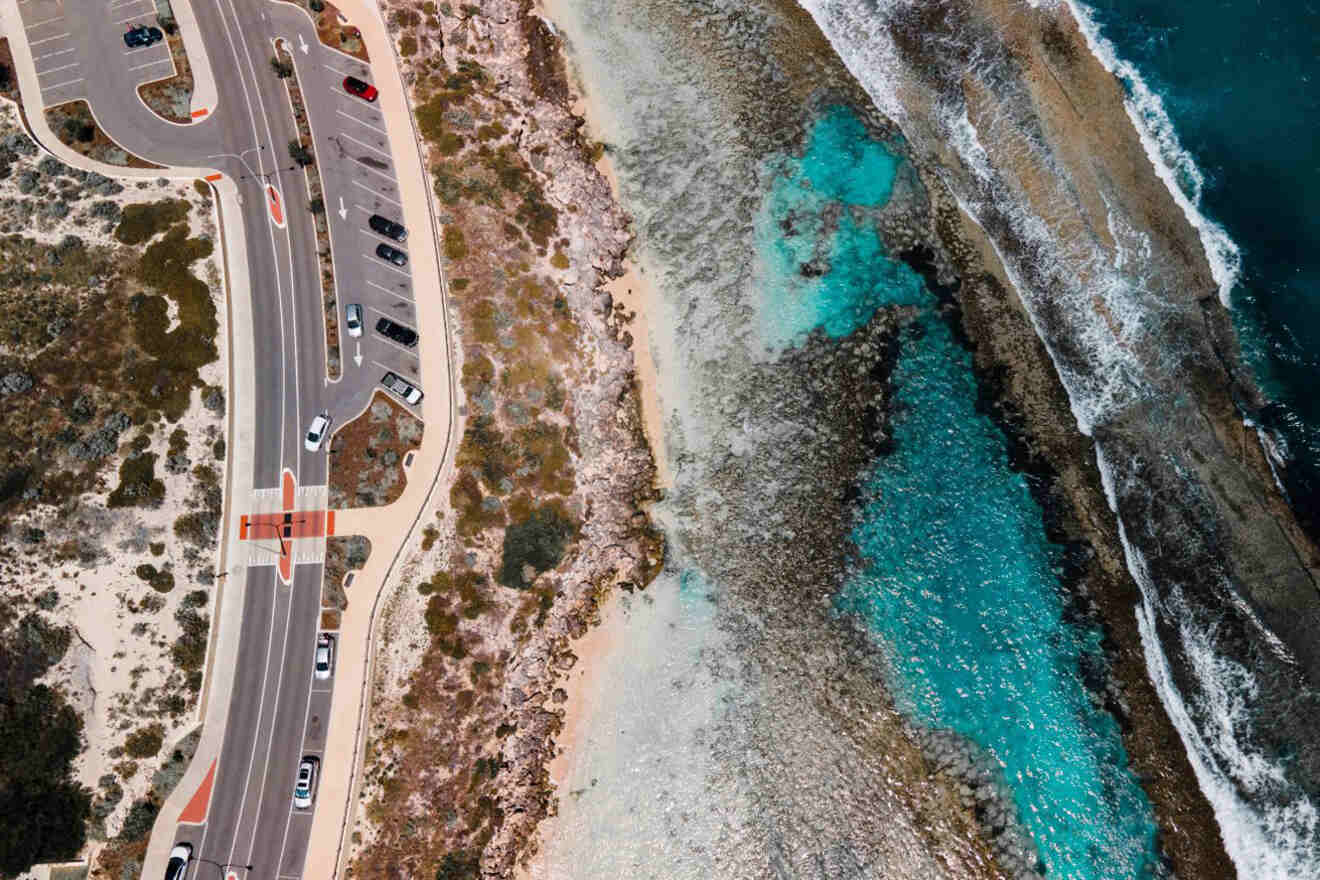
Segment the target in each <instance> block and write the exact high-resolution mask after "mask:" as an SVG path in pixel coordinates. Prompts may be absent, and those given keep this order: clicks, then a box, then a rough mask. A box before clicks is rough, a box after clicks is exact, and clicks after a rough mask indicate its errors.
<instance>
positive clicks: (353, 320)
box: [344, 303, 362, 337]
mask: <svg viewBox="0 0 1320 880" xmlns="http://www.w3.org/2000/svg"><path fill="white" fill-rule="evenodd" d="M344 326H345V327H346V328H348V335H349V336H354V337H357V336H361V335H362V305H361V304H360V303H349V304H348V305H346V306H344Z"/></svg>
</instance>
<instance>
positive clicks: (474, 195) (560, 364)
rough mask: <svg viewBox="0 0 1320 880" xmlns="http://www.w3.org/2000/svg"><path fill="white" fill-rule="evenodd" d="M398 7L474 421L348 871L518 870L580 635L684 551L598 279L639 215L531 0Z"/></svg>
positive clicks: (409, 601)
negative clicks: (620, 192) (614, 188)
mask: <svg viewBox="0 0 1320 880" xmlns="http://www.w3.org/2000/svg"><path fill="white" fill-rule="evenodd" d="M382 7H383V11H384V13H385V15H386V19H387V22H388V24H389V26H390V29H391V32H392V35H393V37H394V39H395V41H396V49H397V52H398V56H399V60H400V63H401V67H402V70H403V72H404V77H405V80H406V82H407V83H408V85H409V88H410V92H411V100H412V104H413V109H414V117H415V120H416V124H417V128H418V133H419V135H420V137H421V139H422V140H423V142H424V146H425V150H426V158H427V164H428V167H429V171H430V175H431V180H432V184H433V189H434V197H435V206H436V209H437V211H438V212H439V216H440V221H441V225H442V227H443V251H444V255H445V264H446V265H445V270H446V278H447V282H448V286H449V289H450V302H451V310H452V313H453V317H454V326H455V327H456V334H457V337H458V338H457V343H458V347H459V348H460V349H461V363H462V376H461V397H460V403H461V404H462V405H461V407H460V410H459V412H460V415H461V416H462V417H463V420H464V422H463V439H462V442H461V444H460V446H459V448H458V451H457V454H456V461H455V475H454V481H453V484H452V489H451V491H450V492H449V493H448V498H447V499H445V500H444V501H443V502H442V503H440V504H439V506H438V508H437V509H436V510H434V511H432V512H429V513H428V516H430V517H433V519H431V524H430V525H429V526H427V527H426V528H425V529H424V532H423V536H422V539H421V541H420V546H419V547H418V548H416V550H415V552H414V553H413V555H412V556H411V557H410V558H409V559H408V561H407V563H406V565H405V566H404V569H403V571H404V576H403V579H402V583H401V584H400V585H399V586H398V588H397V589H396V590H395V591H394V592H393V593H392V594H391V596H390V597H389V599H388V601H387V602H386V604H385V606H384V608H385V610H384V614H383V619H382V630H381V631H382V642H381V648H380V653H379V655H378V664H377V667H376V668H377V675H376V678H375V679H374V681H373V682H372V685H373V693H372V705H371V729H370V741H369V744H368V753H367V760H366V768H365V777H364V783H363V801H362V803H363V807H364V808H363V809H362V810H360V811H359V813H358V815H357V817H356V824H355V826H354V828H353V833H352V838H351V839H352V841H353V851H352V853H351V857H350V858H351V861H350V865H349V869H348V870H349V875H350V876H354V877H373V878H375V877H380V878H384V877H397V876H413V877H436V876H440V877H476V876H485V877H498V876H509V875H510V874H511V873H512V871H513V868H514V865H515V862H516V861H517V860H518V859H519V858H521V857H522V856H523V855H525V854H526V853H527V851H528V847H529V841H530V840H531V839H532V836H533V831H534V829H535V828H536V826H537V823H538V822H539V821H540V819H541V818H542V817H544V816H545V815H546V814H547V811H548V810H550V809H551V807H552V802H553V792H552V790H551V787H550V785H549V783H548V776H547V770H546V765H547V762H548V761H549V759H550V758H551V757H552V753H553V738H554V737H555V735H556V734H557V733H558V731H559V729H560V726H561V716H562V714H563V711H564V710H563V708H562V706H561V705H560V704H561V703H562V701H563V697H562V692H561V693H556V688H557V684H556V683H557V681H558V679H559V678H560V677H562V676H563V675H565V674H566V673H567V671H568V670H569V669H571V668H572V667H573V666H574V664H575V662H576V657H575V655H574V653H573V650H572V647H571V643H572V640H573V639H574V638H575V637H577V636H580V635H581V634H582V633H583V632H585V630H586V628H587V627H588V626H589V625H590V624H591V622H592V620H593V618H594V616H595V614H596V608H597V603H598V602H599V601H600V600H601V598H602V597H603V596H605V595H607V594H608V593H609V592H610V591H612V590H620V589H622V590H636V589H642V588H644V587H645V586H646V584H647V583H648V581H649V580H650V579H651V578H652V577H654V575H655V573H656V572H657V571H658V570H659V567H660V565H661V563H662V560H663V556H664V546H663V540H662V538H661V537H660V536H659V533H658V532H656V531H655V530H654V529H653V528H652V526H651V524H650V521H649V519H648V517H647V514H646V512H645V509H644V505H646V504H647V502H648V501H649V500H650V499H651V498H652V497H653V495H654V493H655V490H654V488H653V485H654V466H653V462H652V458H651V455H650V451H649V448H648V445H647V442H646V439H645V437H644V435H643V432H642V426H641V418H640V410H639V405H638V396H637V389H636V383H635V380H634V375H633V356H632V353H631V351H630V349H629V345H630V344H631V337H629V336H628V334H627V330H626V317H625V316H624V315H623V314H622V311H621V310H620V309H616V308H615V307H614V304H613V302H612V300H611V297H610V296H609V294H608V293H605V292H604V291H603V289H602V285H603V283H605V282H606V281H608V280H609V279H611V278H615V277H618V276H619V275H620V274H622V257H623V254H624V251H625V248H626V246H627V243H628V240H629V233H628V229H627V222H626V219H625V217H624V215H623V214H622V213H621V211H620V210H619V208H618V206H617V205H616V204H615V202H614V200H613V198H612V196H611V193H610V188H609V184H608V182H607V181H606V179H605V178H604V177H603V176H602V175H601V173H600V172H599V171H598V170H597V168H596V167H595V163H596V161H597V160H598V159H599V158H600V152H599V147H598V145H596V144H593V143H591V142H589V141H588V140H586V139H585V138H584V137H583V135H582V132H581V127H582V120H581V119H580V118H578V117H575V116H574V115H573V114H572V112H571V110H570V104H569V90H568V84H567V81H566V79H565V76H564V64H563V59H562V58H561V56H560V54H559V41H558V39H557V38H556V37H555V35H554V34H553V32H552V31H551V30H550V29H549V28H548V27H547V26H546V24H545V23H544V22H543V21H542V20H541V19H540V18H539V17H537V16H536V15H535V14H533V12H532V9H531V4H530V3H529V2H517V0H486V2H483V3H482V4H480V6H476V5H463V6H462V7H461V9H458V8H455V7H456V5H451V4H449V3H441V4H439V5H438V6H437V5H436V4H433V3H424V4H417V3H413V2H393V3H382ZM349 601H350V602H351V601H353V599H352V596H351V590H350V595H349Z"/></svg>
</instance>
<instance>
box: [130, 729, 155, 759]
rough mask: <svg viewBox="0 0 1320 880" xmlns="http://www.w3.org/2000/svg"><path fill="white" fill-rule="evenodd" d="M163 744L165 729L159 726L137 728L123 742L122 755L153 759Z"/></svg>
mask: <svg viewBox="0 0 1320 880" xmlns="http://www.w3.org/2000/svg"><path fill="white" fill-rule="evenodd" d="M164 744H165V728H163V727H161V726H160V725H159V724H149V725H147V726H146V727H139V728H138V729H137V730H135V731H133V732H132V733H130V734H129V735H128V739H126V740H124V753H125V754H127V755H128V756H129V757H131V758H154V757H156V755H158V754H160V747H161V746H162V745H164Z"/></svg>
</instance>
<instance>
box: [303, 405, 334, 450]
mask: <svg viewBox="0 0 1320 880" xmlns="http://www.w3.org/2000/svg"><path fill="white" fill-rule="evenodd" d="M329 427H330V414H329V413H321V414H320V415H318V416H317V417H316V418H314V419H312V426H311V427H310V428H308V429H307V439H306V440H305V441H303V446H305V447H306V448H307V451H308V452H315V451H316V450H318V449H320V448H321V444H322V443H323V442H325V432H326V430H327V429H328V428H329Z"/></svg>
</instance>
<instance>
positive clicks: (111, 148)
mask: <svg viewBox="0 0 1320 880" xmlns="http://www.w3.org/2000/svg"><path fill="white" fill-rule="evenodd" d="M46 121H47V122H48V123H49V124H50V130H51V131H53V132H55V136H56V137H57V138H59V139H60V142H61V143H63V144H64V145H65V146H66V147H68V148H69V149H71V150H73V151H74V152H76V153H79V154H81V155H83V156H86V157H87V158H89V159H95V160H96V161H98V162H104V163H106V164H107V165H119V166H121V167H124V168H160V167H161V166H159V165H157V164H155V163H154V162H148V161H147V160H146V159H143V158H141V157H139V156H134V155H133V154H132V153H130V152H128V151H127V150H125V149H124V148H123V147H121V146H119V144H117V143H115V142H114V141H112V140H111V139H110V136H109V135H108V134H106V133H105V132H104V131H102V130H101V126H99V125H97V124H96V119H95V118H94V117H93V116H92V111H91V109H90V108H89V107H88V106H87V102H86V101H83V100H77V101H70V102H68V103H67V104H60V105H58V106H55V107H47V108H46Z"/></svg>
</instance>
